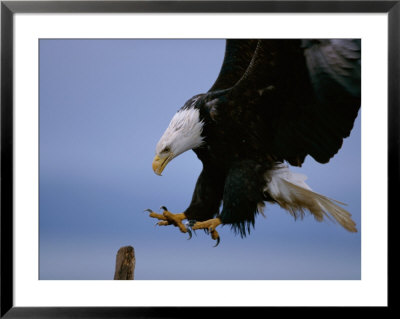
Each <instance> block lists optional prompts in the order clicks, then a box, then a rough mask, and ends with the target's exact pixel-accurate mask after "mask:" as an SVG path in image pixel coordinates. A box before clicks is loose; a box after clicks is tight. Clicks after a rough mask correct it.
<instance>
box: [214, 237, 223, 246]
mask: <svg viewBox="0 0 400 319" xmlns="http://www.w3.org/2000/svg"><path fill="white" fill-rule="evenodd" d="M216 240H217V243H216V244H215V245H214V247H217V246H218V245H219V242H220V241H221V239H220V238H219V236H218V238H217V239H216Z"/></svg>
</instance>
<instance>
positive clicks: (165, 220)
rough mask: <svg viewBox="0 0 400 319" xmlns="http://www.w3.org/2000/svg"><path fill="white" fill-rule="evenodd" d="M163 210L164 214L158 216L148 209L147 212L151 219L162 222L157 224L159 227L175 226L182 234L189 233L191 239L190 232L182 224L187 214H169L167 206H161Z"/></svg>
mask: <svg viewBox="0 0 400 319" xmlns="http://www.w3.org/2000/svg"><path fill="white" fill-rule="evenodd" d="M161 209H163V210H164V211H163V213H162V214H157V213H155V212H153V211H152V210H151V209H146V210H145V211H146V212H149V213H150V214H149V216H150V217H152V218H156V219H159V220H160V221H159V222H158V223H156V225H158V226H168V225H174V226H176V227H178V228H179V230H180V231H181V232H182V233H187V232H189V235H190V237H192V236H191V232H190V230H189V229H188V228H186V226H185V225H183V224H182V221H183V220H184V219H186V216H185V214H183V213H181V214H172V213H171V212H169V211H168V210H167V208H166V207H165V206H161Z"/></svg>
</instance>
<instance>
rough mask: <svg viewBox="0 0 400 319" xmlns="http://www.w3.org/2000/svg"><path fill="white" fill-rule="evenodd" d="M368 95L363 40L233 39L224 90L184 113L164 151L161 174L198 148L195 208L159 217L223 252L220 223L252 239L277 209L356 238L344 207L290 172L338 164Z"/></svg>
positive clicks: (216, 89)
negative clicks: (272, 206) (309, 161)
mask: <svg viewBox="0 0 400 319" xmlns="http://www.w3.org/2000/svg"><path fill="white" fill-rule="evenodd" d="M360 91H361V40H359V39H303V40H301V39H272V40H253V39H252V40H227V41H226V48H225V56H224V60H223V62H222V67H221V70H220V73H219V75H218V77H217V79H216V81H215V83H214V84H213V85H212V86H211V88H210V90H209V91H208V92H207V93H203V94H198V95H196V96H194V97H192V98H191V99H189V100H188V101H187V102H186V103H185V104H184V105H183V107H181V108H180V109H179V110H178V112H177V113H176V114H175V115H174V116H173V118H172V120H171V122H170V124H169V126H168V127H167V129H166V131H165V133H164V134H163V135H162V137H161V139H160V140H159V142H158V144H157V146H156V155H155V158H154V160H153V170H154V172H155V173H156V174H158V175H161V173H162V172H163V170H164V168H165V167H166V165H167V164H168V163H169V162H170V161H171V160H172V159H174V158H175V157H177V156H178V155H180V154H182V153H183V152H186V151H187V150H190V149H192V150H193V151H194V152H195V153H196V155H197V157H198V158H199V159H200V160H201V162H202V163H203V170H202V172H201V174H200V176H199V178H198V180H197V183H196V187H195V190H194V193H193V197H192V201H191V203H190V205H189V207H188V208H187V209H186V210H185V211H184V212H183V213H180V214H172V213H171V212H169V211H168V210H167V208H166V207H165V206H162V208H163V210H164V212H163V213H162V214H157V213H155V212H154V211H152V210H150V209H148V210H147V211H149V213H150V217H153V218H156V219H158V220H159V222H158V223H157V224H158V225H174V226H177V227H179V229H180V230H181V231H182V232H184V233H186V232H189V233H190V234H191V229H193V230H196V229H204V230H206V232H208V233H209V234H211V237H212V239H214V240H216V241H217V244H218V243H219V240H220V238H219V234H218V232H217V230H216V227H217V226H218V225H226V224H228V225H231V227H232V228H233V230H235V232H237V233H239V234H240V235H241V236H242V237H243V236H246V234H248V233H249V231H250V229H251V226H253V227H254V223H255V216H256V215H257V214H258V213H261V214H262V212H263V211H262V210H263V207H264V205H265V202H267V203H276V204H278V205H279V206H280V207H282V208H283V209H285V210H287V211H288V212H289V213H290V214H291V215H293V216H294V217H295V218H297V217H302V216H303V215H304V214H305V213H306V212H310V213H311V214H312V215H313V216H314V217H315V219H316V220H317V221H322V220H324V219H325V218H329V219H332V220H334V221H336V222H338V223H339V224H340V225H341V226H343V227H344V228H345V229H346V230H348V231H350V232H356V231H357V230H356V225H355V222H354V221H353V220H352V218H351V215H350V213H349V212H347V211H346V210H344V209H343V208H342V207H341V206H340V205H341V204H342V203H340V202H338V201H336V200H333V199H330V198H328V197H326V196H323V195H320V194H318V193H316V192H314V191H312V190H311V188H310V187H309V186H308V185H307V184H306V183H305V179H306V176H304V175H302V174H298V173H294V172H291V171H290V169H289V167H290V165H292V166H301V165H302V163H303V162H304V160H305V158H306V156H307V155H309V156H311V157H312V158H314V159H315V160H316V161H317V162H319V163H327V162H329V160H330V159H331V158H332V157H333V156H334V155H335V154H336V153H337V152H338V151H339V149H340V148H341V146H342V143H343V139H344V138H346V137H348V136H349V135H350V132H351V130H352V127H353V124H354V120H355V118H356V117H357V114H358V111H359V108H360V103H361V94H360V93H361V92H360ZM221 204H222V209H221ZM184 220H187V222H185V224H184V223H183V221H184Z"/></svg>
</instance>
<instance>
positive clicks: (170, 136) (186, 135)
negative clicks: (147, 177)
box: [153, 101, 204, 175]
mask: <svg viewBox="0 0 400 319" xmlns="http://www.w3.org/2000/svg"><path fill="white" fill-rule="evenodd" d="M194 102H195V101H194ZM194 102H192V103H194ZM203 125H204V122H203V121H202V120H201V119H200V112H199V110H198V109H196V108H194V107H189V108H183V109H180V110H179V111H178V112H177V113H176V114H175V115H174V117H173V118H172V120H171V122H170V123H169V125H168V127H167V129H166V130H165V132H164V134H163V136H162V137H161V138H160V140H159V142H158V143H157V146H156V156H155V157H154V160H153V170H154V172H155V173H156V174H157V175H161V173H162V171H163V170H164V168H165V167H166V166H167V164H168V163H169V162H170V161H171V160H172V159H173V158H175V157H177V156H178V155H179V154H182V153H183V152H186V151H187V150H190V149H194V148H197V147H199V146H200V145H201V144H202V143H203V137H202V136H201V133H202V131H203Z"/></svg>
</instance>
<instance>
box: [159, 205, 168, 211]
mask: <svg viewBox="0 0 400 319" xmlns="http://www.w3.org/2000/svg"><path fill="white" fill-rule="evenodd" d="M160 209H162V210H167V211H168V208H167V207H165V206H161V207H160Z"/></svg>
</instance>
